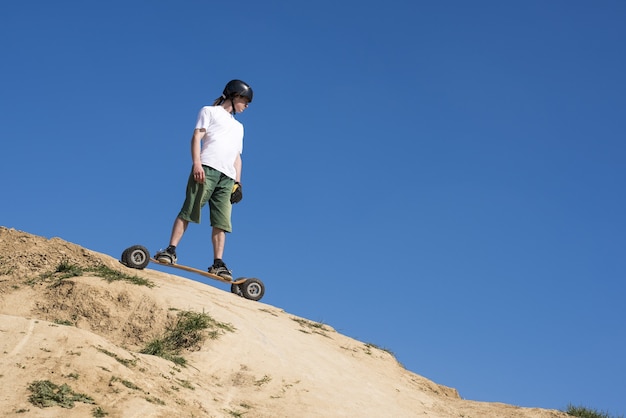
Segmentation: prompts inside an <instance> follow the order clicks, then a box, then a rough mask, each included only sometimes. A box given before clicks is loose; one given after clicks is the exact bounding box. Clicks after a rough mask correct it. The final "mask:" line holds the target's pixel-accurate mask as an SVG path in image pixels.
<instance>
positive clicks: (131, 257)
mask: <svg viewBox="0 0 626 418" xmlns="http://www.w3.org/2000/svg"><path fill="white" fill-rule="evenodd" d="M121 261H122V264H124V265H126V266H127V267H130V268H133V269H138V270H143V269H144V268H146V266H147V265H148V263H149V262H150V252H149V251H148V249H147V248H146V247H144V246H141V245H133V246H132V247H128V248H127V249H125V250H124V252H123V253H122V260H121Z"/></svg>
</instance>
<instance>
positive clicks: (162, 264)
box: [150, 257, 246, 284]
mask: <svg viewBox="0 0 626 418" xmlns="http://www.w3.org/2000/svg"><path fill="white" fill-rule="evenodd" d="M150 261H152V262H153V263H155V264H158V265H160V266H166V267H174V268H177V269H180V270H185V271H189V272H191V273H197V274H200V275H202V276H204V277H208V278H210V279H213V280H218V281H220V282H222V283H228V284H242V283H243V282H245V281H246V278H245V277H240V278H238V279H237V280H232V281H231V280H228V279H225V278H223V277H221V276H218V275H217V274H212V273H209V272H208V271H206V270H200V269H197V268H193V267H188V266H183V265H182V264H170V263H162V262H160V261H159V260H156V259H154V258H152V257H150Z"/></svg>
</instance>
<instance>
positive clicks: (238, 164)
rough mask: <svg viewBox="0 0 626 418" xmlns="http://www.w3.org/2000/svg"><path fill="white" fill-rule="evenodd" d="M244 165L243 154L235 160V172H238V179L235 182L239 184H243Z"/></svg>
mask: <svg viewBox="0 0 626 418" xmlns="http://www.w3.org/2000/svg"><path fill="white" fill-rule="evenodd" d="M242 165H243V163H242V161H241V154H238V155H237V158H235V171H236V172H237V178H236V179H235V181H236V182H237V183H241V167H242Z"/></svg>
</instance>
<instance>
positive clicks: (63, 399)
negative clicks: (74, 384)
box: [28, 380, 95, 408]
mask: <svg viewBox="0 0 626 418" xmlns="http://www.w3.org/2000/svg"><path fill="white" fill-rule="evenodd" d="M28 390H30V391H31V392H32V394H31V395H30V396H29V398H28V400H29V401H30V403H32V404H33V405H35V406H38V407H40V408H47V407H50V406H60V407H61V408H73V407H74V402H83V403H87V404H95V402H94V400H93V398H91V397H90V396H87V395H85V394H82V393H76V392H74V391H73V390H72V388H70V387H69V386H68V385H67V384H65V383H64V384H62V385H61V386H58V385H56V384H54V383H52V382H50V381H49V380H38V381H36V382H33V383H31V384H30V385H29V386H28Z"/></svg>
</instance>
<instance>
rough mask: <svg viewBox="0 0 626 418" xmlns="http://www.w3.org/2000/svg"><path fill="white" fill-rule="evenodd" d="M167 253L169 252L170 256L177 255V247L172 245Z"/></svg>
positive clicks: (167, 249)
mask: <svg viewBox="0 0 626 418" xmlns="http://www.w3.org/2000/svg"><path fill="white" fill-rule="evenodd" d="M165 251H167V252H168V253H170V254H176V246H175V245H170V246H168V247H167V248H166V249H165Z"/></svg>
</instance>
